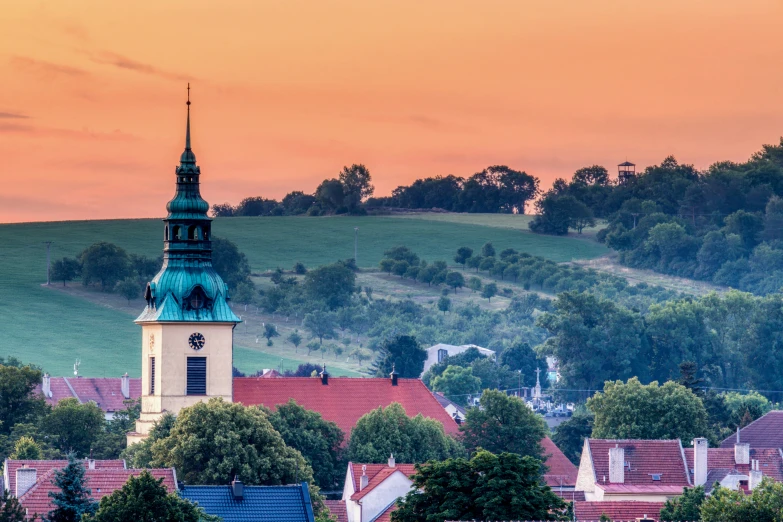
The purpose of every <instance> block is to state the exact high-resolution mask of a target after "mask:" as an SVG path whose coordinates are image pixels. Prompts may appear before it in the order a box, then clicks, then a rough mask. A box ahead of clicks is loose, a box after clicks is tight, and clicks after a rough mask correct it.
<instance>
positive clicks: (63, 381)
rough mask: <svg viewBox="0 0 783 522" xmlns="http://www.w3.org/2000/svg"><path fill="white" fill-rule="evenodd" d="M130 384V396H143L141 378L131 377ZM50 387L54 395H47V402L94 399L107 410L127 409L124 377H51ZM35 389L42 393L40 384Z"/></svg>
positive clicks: (88, 400) (83, 401)
mask: <svg viewBox="0 0 783 522" xmlns="http://www.w3.org/2000/svg"><path fill="white" fill-rule="evenodd" d="M129 384H130V398H131V399H138V398H139V397H141V379H140V378H133V379H130V382H129ZM69 385H70V386H69ZM49 388H50V390H51V393H52V396H51V397H48V396H47V397H46V402H48V403H49V404H51V405H55V404H57V403H58V402H60V401H61V400H62V399H67V398H76V399H79V401H80V402H82V403H86V402H90V401H93V402H95V403H96V404H97V405H98V406H99V407H100V408H101V409H102V410H103V411H105V412H114V411H120V410H124V409H125V404H124V403H123V401H125V400H126V399H125V397H124V396H123V395H122V377H106V378H98V377H51V378H50V384H49ZM71 388H73V390H71ZM35 391H36V393H41V385H40V384H39V385H38V386H37V387H36V389H35Z"/></svg>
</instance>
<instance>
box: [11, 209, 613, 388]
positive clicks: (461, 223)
mask: <svg viewBox="0 0 783 522" xmlns="http://www.w3.org/2000/svg"><path fill="white" fill-rule="evenodd" d="M436 216H438V215H435V214H433V215H426V214H424V215H416V216H405V217H319V218H313V217H264V218H224V219H218V220H216V221H215V222H214V226H213V234H214V235H216V236H220V237H225V238H228V239H230V240H231V241H234V242H235V243H237V245H238V246H239V248H240V249H241V250H242V251H243V252H244V253H245V254H246V255H247V257H248V260H249V261H250V264H251V267H252V270H253V271H254V272H256V273H258V272H263V271H265V270H270V269H274V268H276V267H282V268H285V269H289V268H290V267H291V266H293V264H294V263H295V262H297V261H300V262H302V263H304V264H305V265H306V266H308V267H313V266H318V265H322V264H326V263H331V262H334V261H336V260H338V259H345V258H349V257H353V250H354V228H355V227H358V228H359V249H358V261H359V265H360V266H361V267H374V266H377V264H378V262H379V261H380V260H381V258H382V257H383V251H384V250H386V249H388V248H389V247H392V246H395V245H403V244H404V245H406V246H408V247H410V248H411V249H413V250H414V251H415V252H417V253H418V254H419V255H420V256H422V257H423V258H425V259H428V260H437V259H443V260H446V261H448V262H452V257H453V254H454V251H455V250H456V249H457V248H458V247H460V246H471V247H473V248H474V249H478V248H480V247H481V245H482V244H483V243H485V242H487V241H491V242H492V243H493V245H494V246H495V248H496V249H497V250H498V251H500V250H502V249H504V248H515V249H517V250H519V251H521V252H528V253H530V254H535V255H539V256H543V257H546V258H549V259H552V260H554V261H558V262H566V261H572V260H576V259H592V258H595V257H599V256H602V255H604V254H606V253H607V250H606V248H605V247H603V246H602V245H600V244H598V243H596V242H594V241H591V240H589V239H584V238H576V237H552V236H538V235H534V234H532V233H530V232H528V231H527V230H526V229H525V228H524V227H523V226H519V225H517V224H515V223H513V219H514V218H516V219H518V220H519V222H520V224H521V223H523V222H524V223H526V220H527V217H526V216H494V215H462V214H451V215H449V218H448V219H445V218H444V217H443V216H441V217H436ZM493 218H497V219H493ZM493 222H496V223H495V224H493ZM162 235H163V225H162V223H161V221H160V220H157V219H139V220H113V221H71V222H47V223H22V224H7V225H0V295H1V296H2V298H0V317H2V319H3V327H2V337H0V343H1V345H0V356H7V355H13V356H15V357H18V358H20V359H22V360H23V361H25V362H32V363H35V364H39V365H41V366H43V367H44V369H45V370H46V371H48V372H49V373H51V374H52V375H72V374H73V364H74V361H75V360H76V359H80V360H81V365H80V368H79V374H80V375H85V376H98V377H103V376H107V377H111V376H119V375H121V374H123V373H125V372H126V371H127V372H128V373H129V374H130V375H132V376H138V375H139V373H140V368H139V365H140V362H139V357H138V352H139V346H140V344H139V343H140V342H141V341H140V339H141V337H140V336H141V331H140V328H139V327H138V326H136V325H135V324H134V323H133V317H134V314H135V313H136V311H134V307H135V309H137V311H141V308H142V305H143V302H142V301H141V300H137V301H134V302H133V303H132V305H131V307H129V308H128V309H127V310H119V309H117V307H114V306H108V305H102V304H101V303H100V302H95V300H89V299H84V298H82V297H79V296H77V295H73V294H71V293H68V292H62V291H57V290H55V289H52V288H47V287H46V285H45V282H46V245H45V244H44V242H45V241H53V244H52V246H51V255H52V259H53V260H54V259H58V258H61V257H63V256H76V255H78V253H79V252H80V251H82V250H83V249H84V248H85V247H87V246H89V245H91V244H93V243H95V242H98V241H109V242H112V243H115V244H117V245H119V246H121V247H123V248H124V249H126V250H127V251H128V252H129V253H137V254H143V255H146V256H153V257H155V256H158V255H160V253H161V250H162V247H163V243H162ZM53 284H57V283H54V282H53ZM70 284H71V285H73V284H79V283H70ZM235 351H236V353H235V359H236V362H237V366H238V367H240V369H242V370H243V371H253V370H255V369H258V368H263V367H266V368H269V367H278V366H279V365H280V363H281V359H282V364H283V367H284V368H291V367H293V366H295V365H296V364H298V363H299V362H301V361H303V360H305V358H303V357H302V356H301V354H293V353H291V354H286V355H287V357H286V356H281V355H280V354H279V353H274V354H272V353H270V354H267V353H265V352H264V350H263V349H260V348H257V347H256V346H241V345H237V346H236V347H235ZM330 364H333V363H330ZM330 371H332V373H334V374H340V373H344V374H355V372H353V371H352V368H351V367H345V368H341V365H340V364H339V363H336V365H334V366H332V367H331V368H330Z"/></svg>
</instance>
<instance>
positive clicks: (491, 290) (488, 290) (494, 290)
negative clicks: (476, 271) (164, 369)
mask: <svg viewBox="0 0 783 522" xmlns="http://www.w3.org/2000/svg"><path fill="white" fill-rule="evenodd" d="M497 294H498V285H496V284H495V283H487V284H485V285H484V288H482V289H481V297H483V298H484V299H486V300H487V301H490V302H492V298H493V297H495V296H496V295H497Z"/></svg>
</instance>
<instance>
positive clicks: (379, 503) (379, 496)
mask: <svg viewBox="0 0 783 522" xmlns="http://www.w3.org/2000/svg"><path fill="white" fill-rule="evenodd" d="M411 486H413V482H412V481H411V479H409V478H408V477H406V476H405V474H404V473H403V472H401V471H398V472H397V473H394V474H393V475H390V476H389V477H388V478H387V479H386V480H384V481H383V482H381V483H380V484H378V485H377V486H375V488H374V489H373V490H372V491H370V492H369V493H367V495H365V496H364V498H362V499H361V500H360V501H359V502H361V505H362V519H361V522H370V520H372V519H373V518H375V517H376V516H378V515H380V514H381V513H383V511H384V510H385V509H386V508H387V507H389V504H391V503H392V502H394V501H395V500H397V499H398V498H400V497H403V496H405V494H407V493H408V491H410V490H411ZM352 522H358V521H356V520H354V521H352Z"/></svg>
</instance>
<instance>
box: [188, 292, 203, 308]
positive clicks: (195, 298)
mask: <svg viewBox="0 0 783 522" xmlns="http://www.w3.org/2000/svg"><path fill="white" fill-rule="evenodd" d="M203 306H204V296H203V295H202V294H201V292H193V294H192V295H191V296H190V307H191V308H192V309H194V310H198V309H199V308H201V307H203Z"/></svg>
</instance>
